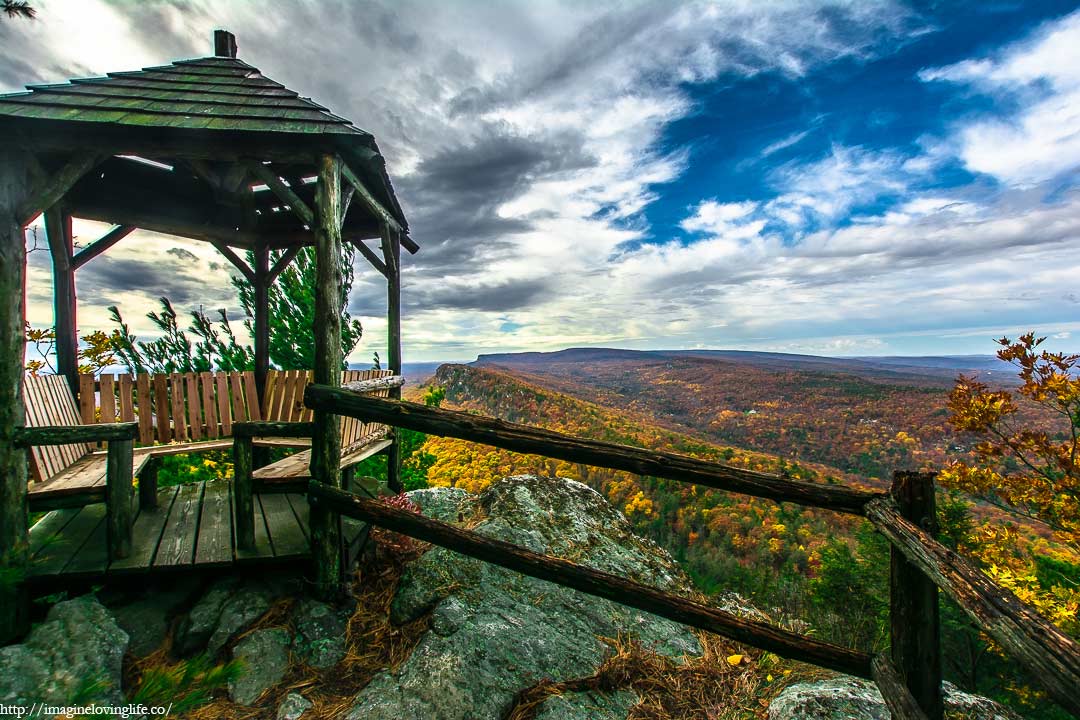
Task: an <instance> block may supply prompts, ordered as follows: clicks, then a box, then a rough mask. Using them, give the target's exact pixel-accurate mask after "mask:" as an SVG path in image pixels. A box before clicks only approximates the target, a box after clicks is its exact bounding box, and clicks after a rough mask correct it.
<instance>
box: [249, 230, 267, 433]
mask: <svg viewBox="0 0 1080 720" xmlns="http://www.w3.org/2000/svg"><path fill="white" fill-rule="evenodd" d="M254 270H255V280H254V282H253V283H252V285H254V287H255V297H254V301H255V338H254V340H255V390H256V392H257V393H258V395H259V405H260V408H261V409H262V411H263V415H264V416H265V414H266V408H265V407H262V404H263V403H264V402H266V375H267V373H268V372H269V371H270V307H269V291H270V249H269V248H268V247H267V246H266V244H265V243H259V244H258V245H257V246H256V247H255V268H254Z"/></svg>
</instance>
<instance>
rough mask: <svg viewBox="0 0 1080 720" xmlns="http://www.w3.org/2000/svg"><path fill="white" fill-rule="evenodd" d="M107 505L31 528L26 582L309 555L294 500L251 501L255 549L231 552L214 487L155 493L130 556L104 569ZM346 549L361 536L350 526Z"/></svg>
mask: <svg viewBox="0 0 1080 720" xmlns="http://www.w3.org/2000/svg"><path fill="white" fill-rule="evenodd" d="M105 527H106V525H105V505H104V504H102V503H96V504H93V505H86V506H85V507H81V508H66V509H62V510H53V511H52V512H50V513H48V514H47V515H45V516H44V517H43V518H42V519H41V520H39V521H38V522H37V523H36V524H35V525H34V527H32V528H31V529H30V558H31V559H30V579H31V580H43V579H46V578H56V577H57V576H65V577H72V578H74V577H87V578H88V577H98V576H104V577H110V576H117V575H122V574H130V573H145V572H154V571H177V570H185V569H186V570H191V569H197V568H213V567H227V566H230V565H238V564H245V563H256V562H261V561H269V560H279V561H289V560H294V561H301V560H304V559H306V558H308V557H309V556H310V549H309V546H308V504H307V499H306V498H305V497H304V496H303V495H300V494H295V493H264V494H257V495H256V496H255V547H254V549H253V550H249V551H244V550H238V549H237V548H236V543H235V540H234V532H233V514H232V495H231V493H230V486H229V482H228V481H226V480H212V481H209V482H201V483H193V484H190V485H180V486H175V487H168V488H162V489H160V490H158V507H157V508H155V509H153V510H139V511H138V514H137V515H136V517H135V525H134V527H133V530H132V551H131V555H130V556H128V557H126V558H123V559H122V560H114V561H113V562H112V563H109V562H108V560H107V556H106V555H107V554H106V542H105ZM343 529H344V530H345V534H346V537H347V538H349V540H350V542H351V541H352V540H353V539H354V538H356V537H357V536H358V534H360V533H362V532H364V531H363V528H362V527H361V526H360V525H358V524H354V523H348V525H347V527H345V528H343Z"/></svg>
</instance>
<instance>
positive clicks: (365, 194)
mask: <svg viewBox="0 0 1080 720" xmlns="http://www.w3.org/2000/svg"><path fill="white" fill-rule="evenodd" d="M341 173H342V175H344V176H345V179H346V180H348V181H349V184H350V185H352V186H353V188H355V189H356V194H357V196H359V198H360V199H361V200H362V201H363V202H364V204H365V205H367V208H368V210H370V211H371V212H372V213H374V214H375V215H376V216H377V217H378V218H379V220H380V221H381V222H382V223H383V224H384V225H389V226H390V227H391V228H392V229H393V230H394V231H396V232H399V233H400V232H404V231H403V229H402V227H401V225H400V224H399V223H398V221H397V219H396V218H394V216H393V215H391V214H390V211H389V210H387V209H386V208H384V207H383V206H382V203H380V202H379V201H378V200H377V199H376V198H375V196H374V195H372V194H371V191H370V190H368V189H367V187H366V186H365V185H364V183H363V182H361V180H360V178H359V176H357V174H356V173H355V172H353V171H352V168H350V167H349V166H348V165H347V164H345V163H342V165H341Z"/></svg>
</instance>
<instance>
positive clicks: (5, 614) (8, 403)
mask: <svg viewBox="0 0 1080 720" xmlns="http://www.w3.org/2000/svg"><path fill="white" fill-rule="evenodd" d="M29 175H30V171H29V160H28V159H27V157H26V153H25V152H22V151H20V150H17V149H15V148H14V147H12V146H10V145H8V146H0V296H2V297H4V298H5V301H4V302H0V568H2V569H3V570H4V571H5V574H6V575H7V576H8V577H9V578H13V579H15V580H16V582H2V583H0V645H4V644H7V643H9V642H11V641H12V640H14V639H16V638H17V637H18V636H20V635H21V634H22V633H23V632H25V630H26V629H27V628H26V623H27V621H28V613H27V611H28V604H27V602H26V599H27V598H26V588H25V585H23V584H22V583H20V582H18V581H17V579H18V578H19V577H20V575H22V574H23V573H24V572H25V569H26V560H27V556H26V552H27V548H28V533H27V525H26V520H27V506H26V451H25V450H24V449H23V448H20V447H16V445H15V428H16V427H18V426H22V425H24V424H25V423H26V418H25V417H24V409H23V398H22V384H23V353H24V351H25V348H26V335H25V322H26V314H25V310H24V307H23V303H24V299H23V296H24V294H25V293H24V279H25V273H26V239H25V235H24V232H23V228H24V227H25V226H24V225H23V222H22V215H20V208H22V207H24V205H25V203H26V200H27V195H28V194H27V192H26V188H27V187H28V185H29Z"/></svg>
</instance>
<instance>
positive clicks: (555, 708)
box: [535, 690, 638, 720]
mask: <svg viewBox="0 0 1080 720" xmlns="http://www.w3.org/2000/svg"><path fill="white" fill-rule="evenodd" d="M637 704H638V696H637V694H636V693H635V692H634V691H633V690H616V691H615V692H612V693H601V692H591V691H589V692H569V693H564V694H562V695H552V696H551V697H549V698H547V699H546V700H544V702H543V703H541V705H540V710H539V712H537V713H536V718H535V720H626V717H627V716H628V715H629V714H630V708H632V707H634V706H635V705H637Z"/></svg>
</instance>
